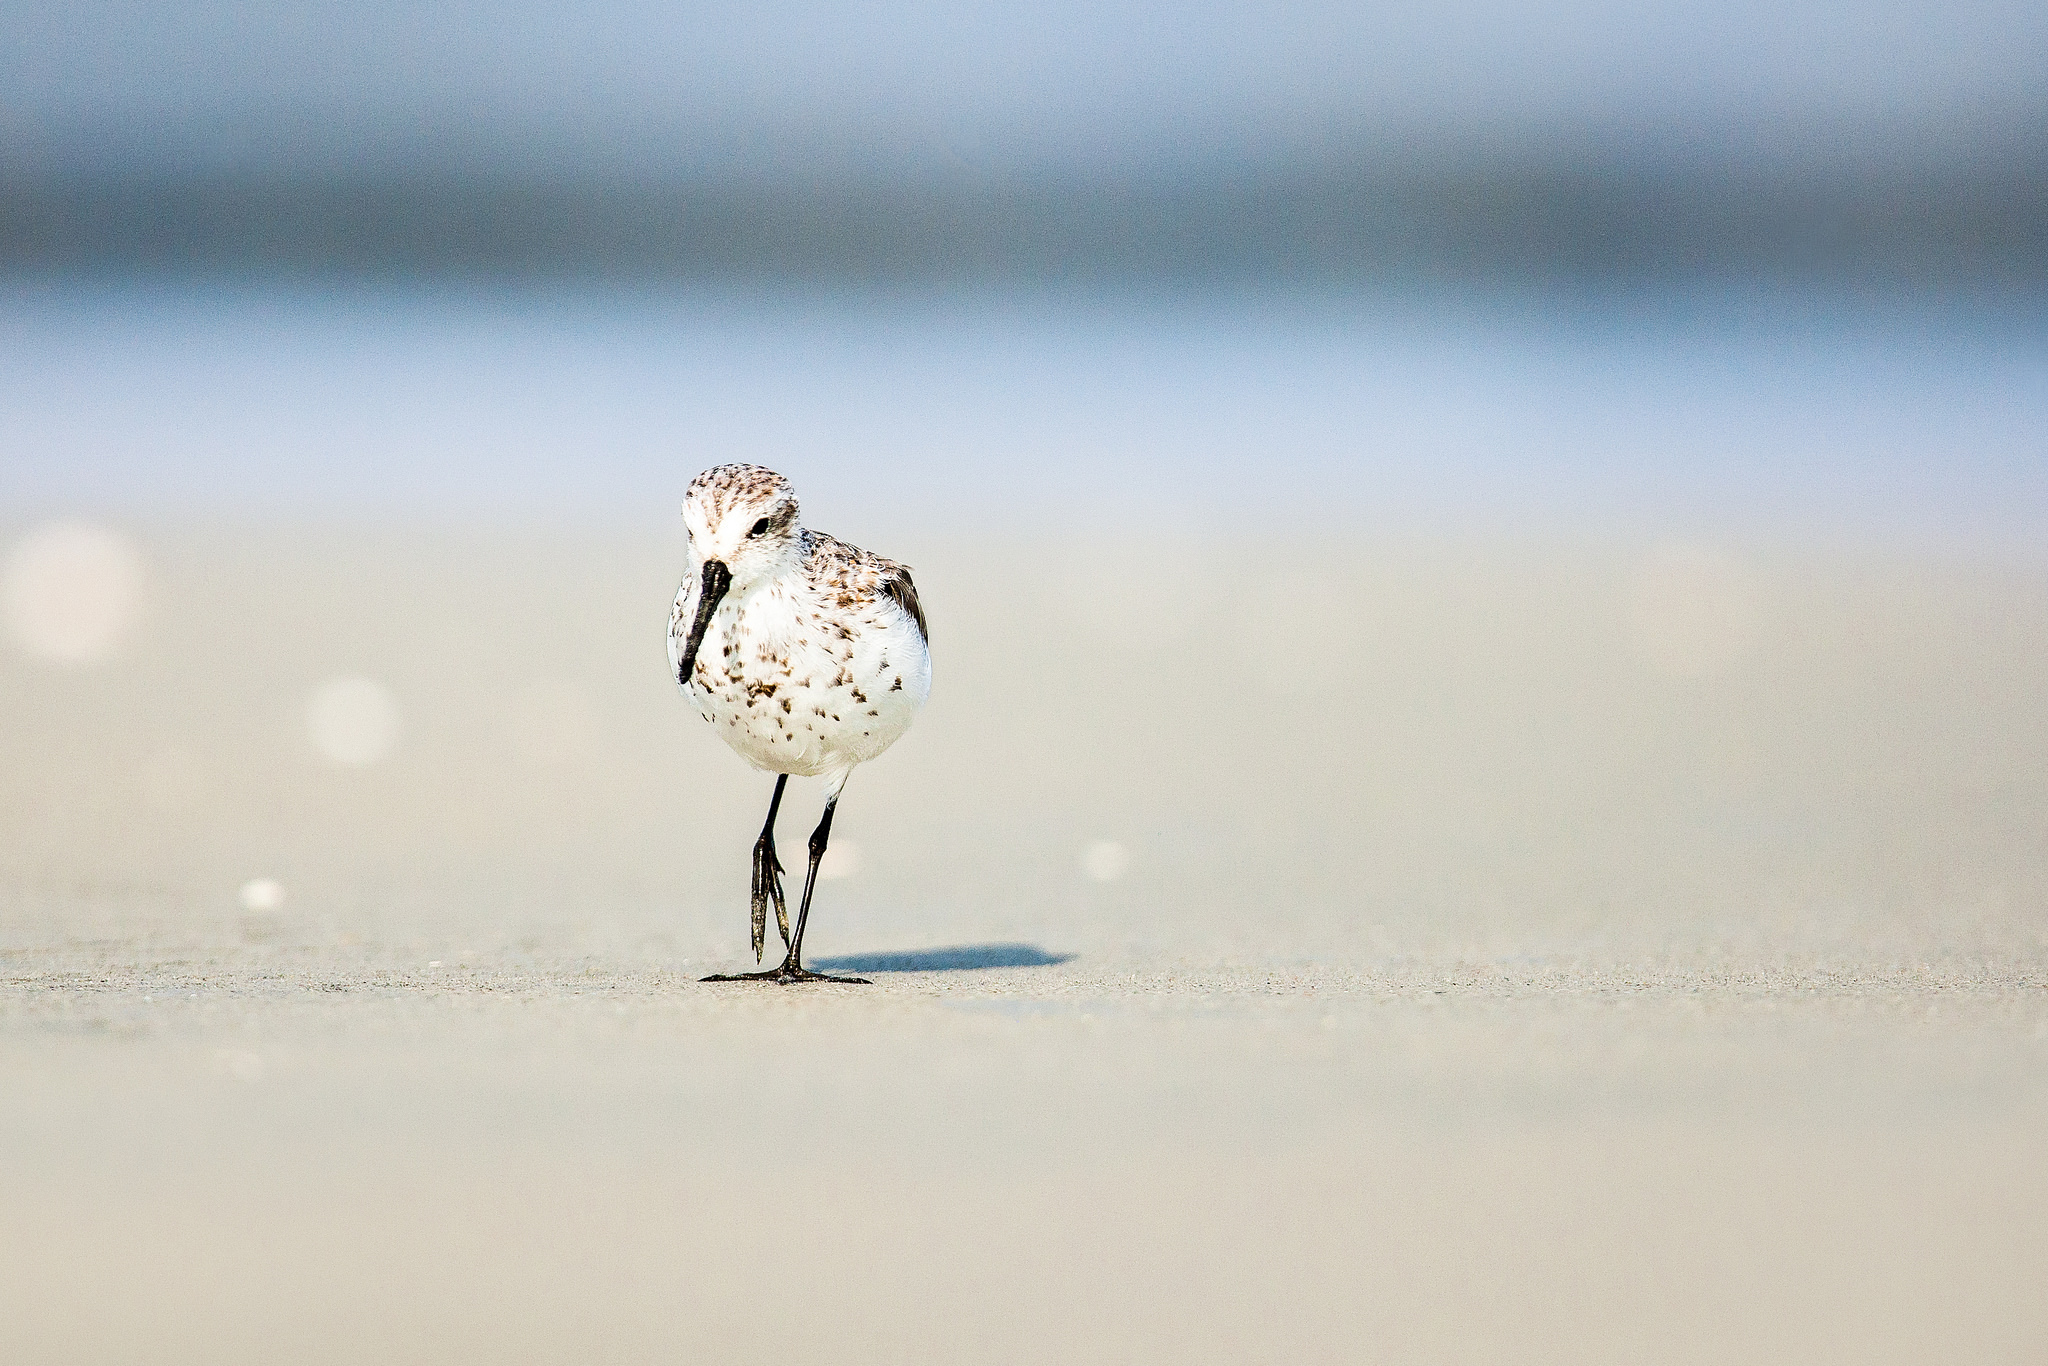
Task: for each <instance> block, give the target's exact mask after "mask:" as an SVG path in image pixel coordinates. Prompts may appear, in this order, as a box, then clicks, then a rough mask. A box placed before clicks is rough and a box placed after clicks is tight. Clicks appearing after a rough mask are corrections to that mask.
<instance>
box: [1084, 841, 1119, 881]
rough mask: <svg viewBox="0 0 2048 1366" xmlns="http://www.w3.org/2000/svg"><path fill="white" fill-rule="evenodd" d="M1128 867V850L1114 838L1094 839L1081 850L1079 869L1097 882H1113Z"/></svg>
mask: <svg viewBox="0 0 2048 1366" xmlns="http://www.w3.org/2000/svg"><path fill="white" fill-rule="evenodd" d="M1130 867H1131V855H1130V851H1129V850H1127V849H1125V848H1124V847H1123V846H1122V845H1121V844H1118V843H1117V842H1116V841H1115V840H1096V841H1095V842H1094V843H1093V844H1091V845H1089V846H1088V847H1087V848H1086V849H1084V850H1082V851H1081V871H1082V872H1084V873H1086V874H1088V876H1089V877H1091V878H1093V879H1094V880H1095V881H1097V882H1115V881H1116V880H1117V879H1118V878H1120V877H1122V876H1123V875H1124V874H1125V873H1126V872H1128V871H1130Z"/></svg>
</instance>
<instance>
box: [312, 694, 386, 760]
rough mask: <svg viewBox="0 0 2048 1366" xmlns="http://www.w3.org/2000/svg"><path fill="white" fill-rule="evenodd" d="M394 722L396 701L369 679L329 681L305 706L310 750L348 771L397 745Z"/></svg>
mask: <svg viewBox="0 0 2048 1366" xmlns="http://www.w3.org/2000/svg"><path fill="white" fill-rule="evenodd" d="M398 720H399V718H398V699H397V698H395V697H393V696H392V695H391V690H390V689H389V688H387V687H385V686H384V685H383V684H382V683H379V682H377V681H376V680H375V679H370V678H336V679H330V680H329V681H327V682H325V683H322V684H321V685H320V686H319V687H318V688H315V689H314V690H313V696H312V697H311V698H310V699H309V700H308V701H307V703H306V726H307V729H308V730H309V731H310V732H311V734H312V739H313V748H315V749H317V750H319V751H320V753H321V754H322V755H323V756H325V757H326V758H327V759H329V760H331V761H333V762H334V763H337V764H342V765H344V766H346V767H349V768H360V767H362V766H363V765H365V764H374V763H376V762H377V761H378V760H379V759H382V758H384V757H385V756H386V755H388V754H390V753H391V751H392V749H393V748H395V747H396V746H397V744H398Z"/></svg>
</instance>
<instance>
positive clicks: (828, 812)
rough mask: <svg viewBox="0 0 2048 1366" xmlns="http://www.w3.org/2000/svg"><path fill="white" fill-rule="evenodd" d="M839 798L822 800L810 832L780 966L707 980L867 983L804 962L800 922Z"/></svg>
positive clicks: (806, 915)
mask: <svg viewBox="0 0 2048 1366" xmlns="http://www.w3.org/2000/svg"><path fill="white" fill-rule="evenodd" d="M838 806H839V798H838V797H837V796H836V795H835V796H833V797H832V798H830V799H829V800H828V801H826V803H825V814H824V816H823V817H822V818H820V819H819V821H818V828H817V829H816V830H813V831H812V832H811V866H810V868H809V869H808V870H806V871H805V873H804V899H803V901H802V903H801V904H799V905H798V906H797V908H796V935H795V937H794V938H792V939H791V940H790V942H789V955H788V957H786V958H784V959H783V960H782V966H781V967H779V968H772V969H770V970H769V971H767V972H739V973H732V974H726V973H717V974H714V975H713V976H710V977H706V978H705V979H704V980H705V981H707V982H845V983H848V984H850V985H857V986H867V985H868V979H867V978H865V977H833V976H831V975H830V974H828V973H823V972H812V971H810V970H809V969H808V968H806V967H805V966H804V961H803V960H804V922H806V921H807V920H809V919H810V918H811V892H812V891H813V890H814V889H815V888H816V887H817V885H818V864H819V862H820V861H821V860H822V859H823V858H824V857H825V846H826V845H828V844H829V843H831V840H832V813H833V812H834V811H835V810H837V809H838Z"/></svg>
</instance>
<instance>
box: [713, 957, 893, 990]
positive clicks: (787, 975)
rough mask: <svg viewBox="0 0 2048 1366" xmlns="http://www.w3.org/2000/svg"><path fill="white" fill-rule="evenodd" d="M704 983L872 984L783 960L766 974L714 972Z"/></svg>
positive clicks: (861, 978)
mask: <svg viewBox="0 0 2048 1366" xmlns="http://www.w3.org/2000/svg"><path fill="white" fill-rule="evenodd" d="M702 980H704V981H706V982H777V983H780V984H781V985H783V986H790V985H792V984H794V983H797V982H840V983H843V984H845V985H847V986H856V987H865V986H873V985H874V983H872V982H870V981H868V979H867V978H865V977H834V976H833V975H832V974H831V973H829V972H812V971H811V970H810V969H809V968H806V967H799V966H796V965H793V964H791V963H790V962H788V961H787V960H784V962H783V964H782V966H781V967H778V968H769V969H768V970H767V971H766V972H714V973H712V974H711V975H710V976H709V977H706V978H704V979H702Z"/></svg>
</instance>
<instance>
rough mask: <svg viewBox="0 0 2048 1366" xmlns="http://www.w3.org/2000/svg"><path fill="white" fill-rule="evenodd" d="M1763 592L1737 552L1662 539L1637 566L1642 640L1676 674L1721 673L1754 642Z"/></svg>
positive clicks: (1635, 603)
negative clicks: (1759, 592)
mask: <svg viewBox="0 0 2048 1366" xmlns="http://www.w3.org/2000/svg"><path fill="white" fill-rule="evenodd" d="M1756 597H1757V593H1756V584H1755V581H1754V579H1753V578H1752V577H1751V575H1750V573H1749V571H1748V569H1746V568H1745V567H1744V566H1743V565H1742V564H1741V563H1740V562H1738V561H1737V560H1735V559H1734V558H1733V557H1731V556H1728V555H1724V554H1722V553H1721V552H1719V551H1715V550H1708V549H1704V548H1702V547H1699V546H1685V545H1669V546H1663V547H1661V548H1659V549H1658V550H1657V551H1655V552H1654V553H1653V554H1652V555H1651V556H1650V558H1649V559H1648V561H1646V562H1645V563H1644V565H1643V566H1642V568H1641V569H1639V570H1638V571H1637V573H1636V579H1635V585H1634V591H1633V593H1632V595H1631V603H1630V606H1631V608H1632V614H1633V623H1632V624H1633V626H1634V628H1635V641H1636V648H1637V650H1638V651H1639V652H1640V653H1641V655H1642V657H1643V659H1644V660H1645V661H1646V662H1647V663H1648V664H1649V665H1650V667H1651V668H1653V669H1655V670H1657V672H1659V673H1662V674H1667V675H1669V676H1671V677H1674V678H1696V677H1699V676H1701V675H1704V674H1711V673H1717V672H1719V671H1720V670H1722V669H1725V668H1727V667H1728V666H1729V665H1731V664H1734V663H1736V662H1737V661H1738V660H1740V659H1741V658H1742V657H1743V656H1744V655H1746V654H1748V653H1749V651H1750V648H1751V646H1752V645H1753V644H1754V637H1755V630H1756Z"/></svg>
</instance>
